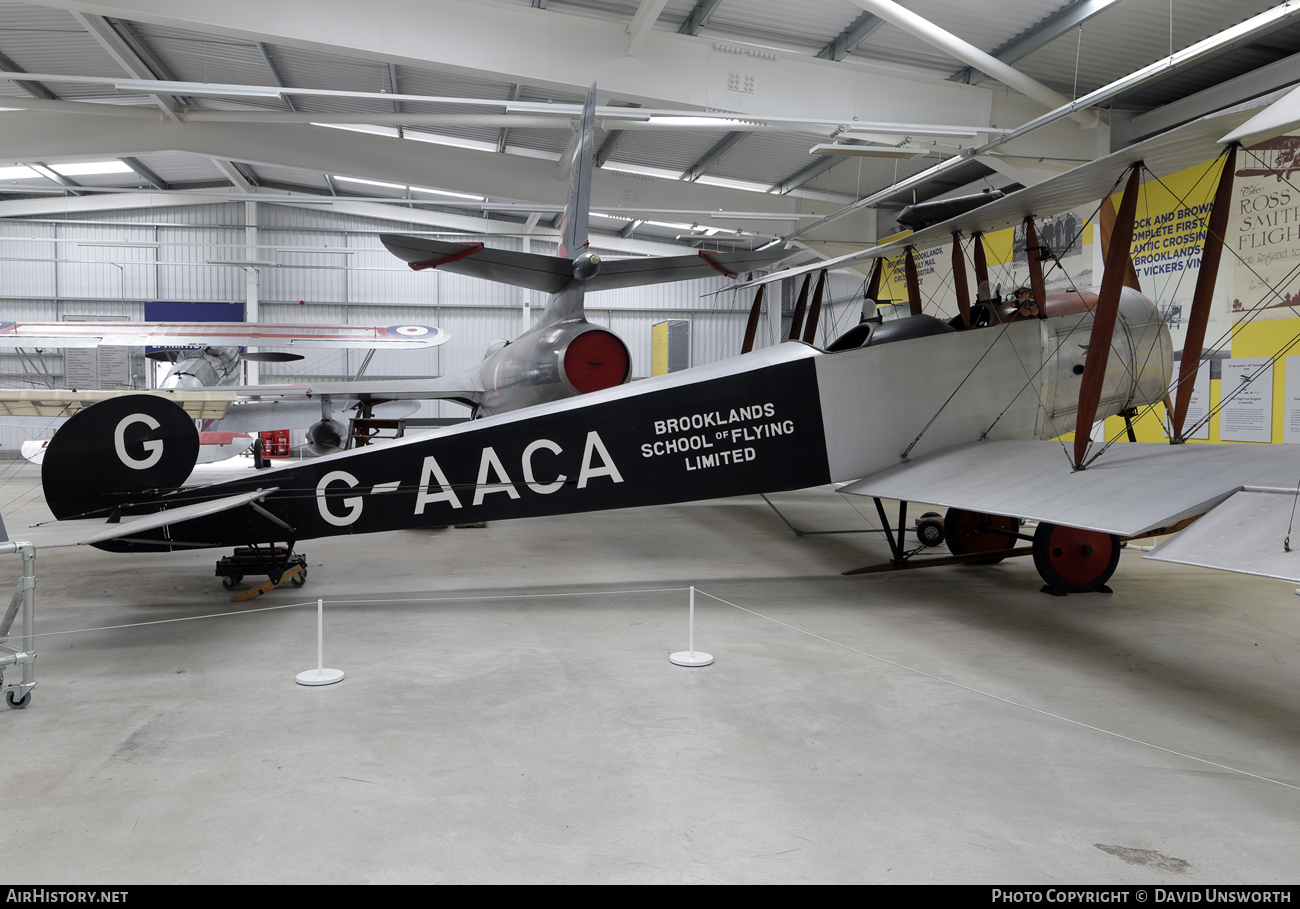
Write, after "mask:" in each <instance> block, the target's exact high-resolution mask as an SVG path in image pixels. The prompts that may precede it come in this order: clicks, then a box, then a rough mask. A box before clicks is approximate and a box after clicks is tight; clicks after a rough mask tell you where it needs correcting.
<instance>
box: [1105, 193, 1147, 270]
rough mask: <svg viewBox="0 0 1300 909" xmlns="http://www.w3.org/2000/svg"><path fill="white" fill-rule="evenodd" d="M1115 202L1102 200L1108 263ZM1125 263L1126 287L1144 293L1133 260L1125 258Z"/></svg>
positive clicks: (1106, 199) (1109, 199)
mask: <svg viewBox="0 0 1300 909" xmlns="http://www.w3.org/2000/svg"><path fill="white" fill-rule="evenodd" d="M1115 217H1116V216H1115V202H1114V201H1113V200H1112V199H1111V197H1110V196H1107V197H1106V198H1104V199H1102V200H1101V225H1100V226H1101V248H1102V250H1103V252H1104V253H1105V254H1106V256H1107V259H1106V261H1107V262H1109V261H1110V258H1109V255H1110V237H1111V234H1112V233H1114V231H1115ZM1124 258H1125V261H1124V266H1123V267H1124V286H1125V287H1131V288H1133V289H1134V290H1136V291H1137V292H1138V293H1141V292H1142V285H1141V284H1139V283H1138V275H1137V269H1136V268H1134V267H1133V258H1132V257H1131V256H1125V257H1124Z"/></svg>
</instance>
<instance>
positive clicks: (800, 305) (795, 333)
mask: <svg viewBox="0 0 1300 909" xmlns="http://www.w3.org/2000/svg"><path fill="white" fill-rule="evenodd" d="M810 281H812V275H810V274H809V275H804V276H803V287H801V288H799V300H798V302H797V303H795V305H794V315H792V316H791V317H790V334H789V335H788V336H787V337H786V340H787V341H797V340H799V335H800V333H801V331H802V329H803V311H804V309H806V308H807V306H808V284H809V282H810Z"/></svg>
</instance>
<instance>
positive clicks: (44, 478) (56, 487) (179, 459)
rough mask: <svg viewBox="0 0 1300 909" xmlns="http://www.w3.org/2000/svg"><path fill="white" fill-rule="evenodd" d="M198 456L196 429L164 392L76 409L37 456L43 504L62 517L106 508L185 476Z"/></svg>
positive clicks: (153, 495)
mask: <svg viewBox="0 0 1300 909" xmlns="http://www.w3.org/2000/svg"><path fill="white" fill-rule="evenodd" d="M198 457H199V432H198V430H197V429H196V428H195V426H194V421H193V420H192V419H190V417H189V415H188V414H186V413H185V411H184V410H183V409H182V408H181V407H179V406H178V405H176V404H175V403H173V402H171V401H169V400H167V399H166V398H164V397H162V396H161V395H151V394H136V395H123V396H121V397H117V398H109V399H107V400H105V401H100V402H99V403H97V404H94V405H92V406H90V407H87V408H86V409H85V410H83V411H80V412H79V413H76V414H74V415H73V416H72V417H70V418H69V419H68V421H67V422H66V423H64V424H63V425H62V426H61V427H59V431H58V432H56V433H55V434H54V438H53V439H51V440H50V444H49V446H48V447H47V448H46V449H45V460H44V461H42V462H41V486H42V488H43V491H44V492H45V502H46V504H48V505H49V506H50V511H52V512H53V513H54V516H55V517H56V518H58V519H59V520H61V521H62V520H65V519H68V518H84V517H94V516H97V515H101V514H109V513H111V512H112V511H113V510H114V509H116V508H117V507H119V506H123V505H129V504H132V503H138V502H140V501H149V500H151V499H153V498H156V497H157V496H158V495H159V494H160V493H163V492H168V491H170V490H172V489H175V488H176V487H178V486H180V485H181V484H182V483H184V482H185V479H186V478H187V477H188V476H189V475H190V471H191V470H193V469H194V464H195V462H196V461H197V460H198Z"/></svg>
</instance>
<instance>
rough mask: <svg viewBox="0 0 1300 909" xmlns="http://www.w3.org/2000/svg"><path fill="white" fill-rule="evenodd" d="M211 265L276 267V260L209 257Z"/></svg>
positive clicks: (208, 261)
mask: <svg viewBox="0 0 1300 909" xmlns="http://www.w3.org/2000/svg"><path fill="white" fill-rule="evenodd" d="M206 261H207V263H208V264H209V265H238V266H240V267H241V268H275V267H276V265H277V264H278V263H276V262H263V261H261V260H259V259H207V260H206Z"/></svg>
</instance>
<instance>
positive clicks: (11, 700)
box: [5, 688, 32, 710]
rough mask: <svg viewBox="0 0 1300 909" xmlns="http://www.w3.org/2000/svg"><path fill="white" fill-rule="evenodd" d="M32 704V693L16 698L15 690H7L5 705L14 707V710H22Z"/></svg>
mask: <svg viewBox="0 0 1300 909" xmlns="http://www.w3.org/2000/svg"><path fill="white" fill-rule="evenodd" d="M31 702H32V693H31V692H30V691H28V692H27V693H26V694H24V695H23V696H22V697H21V698H15V697H14V690H13V689H12V688H6V689H5V703H6V704H8V705H9V706H10V707H12V708H13V709H14V710H22V709H23V708H24V707H26V706H27V705H28V704H30V703H31Z"/></svg>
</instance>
